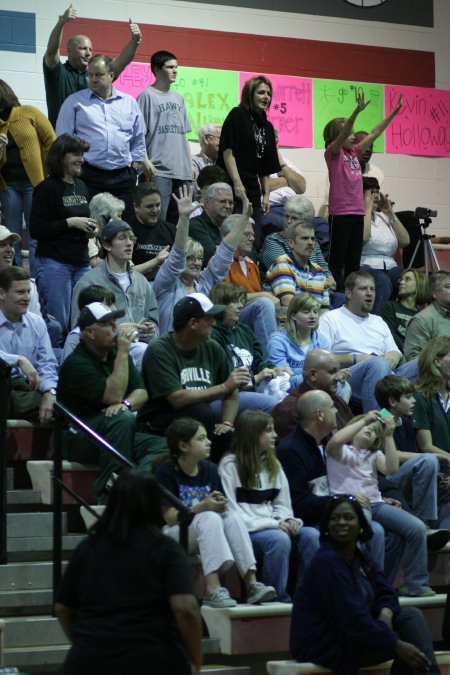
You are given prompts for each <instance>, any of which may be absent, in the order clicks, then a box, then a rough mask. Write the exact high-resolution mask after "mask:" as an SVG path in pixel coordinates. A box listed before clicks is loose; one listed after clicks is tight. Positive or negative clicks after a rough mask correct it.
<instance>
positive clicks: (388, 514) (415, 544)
mask: <svg viewBox="0 0 450 675" xmlns="http://www.w3.org/2000/svg"><path fill="white" fill-rule="evenodd" d="M371 512H372V513H371V515H372V518H373V520H375V521H377V522H379V523H381V525H382V526H383V527H384V529H385V531H386V533H388V532H393V533H394V534H396V535H397V536H398V537H399V540H398V544H397V547H398V549H397V559H398V560H399V561H400V560H401V559H402V558H403V565H404V585H405V589H406V592H407V593H408V594H411V595H413V594H419V593H421V592H422V591H426V590H428V589H429V584H428V568H427V562H428V552H427V527H426V525H425V524H424V523H423V522H422V521H421V520H419V519H418V518H416V517H415V516H412V515H411V514H410V513H407V512H406V511H403V510H402V509H399V508H398V507H397V506H391V505H390V504H385V503H384V502H377V503H375V504H371ZM364 513H365V514H366V516H367V518H368V520H369V519H370V514H369V513H368V510H366V509H365V510H364ZM387 576H388V578H389V581H391V582H392V577H391V576H390V575H389V574H387Z"/></svg>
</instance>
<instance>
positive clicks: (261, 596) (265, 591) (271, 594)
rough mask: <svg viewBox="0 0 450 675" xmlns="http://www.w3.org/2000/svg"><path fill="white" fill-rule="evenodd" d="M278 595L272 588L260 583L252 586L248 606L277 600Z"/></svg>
mask: <svg viewBox="0 0 450 675" xmlns="http://www.w3.org/2000/svg"><path fill="white" fill-rule="evenodd" d="M276 597H277V593H276V591H275V589H274V588H273V587H272V586H265V585H264V584H262V583H261V582H260V581H255V583H253V584H250V586H249V587H248V591H247V604H248V605H257V604H258V603H260V602H270V601H271V600H275V599H276Z"/></svg>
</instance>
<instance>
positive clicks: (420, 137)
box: [384, 85, 450, 157]
mask: <svg viewBox="0 0 450 675" xmlns="http://www.w3.org/2000/svg"><path fill="white" fill-rule="evenodd" d="M400 93H403V105H402V109H401V110H400V112H399V114H398V115H397V116H396V117H394V119H393V121H392V122H391V124H390V125H389V126H388V128H387V130H386V152H390V153H401V154H404V155H426V156H431V157H450V91H448V90H445V89H431V88H430V89H428V88H425V87H403V86H392V85H386V86H385V88H384V105H385V110H386V114H388V113H389V112H390V111H391V110H392V108H393V107H394V106H395V102H396V101H397V98H398V95H399V94H400Z"/></svg>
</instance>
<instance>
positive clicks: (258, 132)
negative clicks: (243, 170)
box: [252, 118, 267, 159]
mask: <svg viewBox="0 0 450 675" xmlns="http://www.w3.org/2000/svg"><path fill="white" fill-rule="evenodd" d="M252 124H253V135H254V137H255V143H256V156H257V158H258V159H262V157H263V155H264V150H265V148H266V144H267V141H266V129H265V127H258V125H257V124H256V123H255V120H254V119H253V118H252Z"/></svg>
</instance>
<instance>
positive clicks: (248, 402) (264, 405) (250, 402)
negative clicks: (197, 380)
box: [210, 391, 279, 422]
mask: <svg viewBox="0 0 450 675" xmlns="http://www.w3.org/2000/svg"><path fill="white" fill-rule="evenodd" d="M278 403H279V401H278V399H277V398H275V396H269V395H267V394H258V392H257V391H240V392H239V409H238V414H240V413H241V412H242V411H243V410H248V409H249V408H252V409H256V410H264V412H267V413H271V412H272V410H273V409H274V408H275V406H276V405H277V404H278ZM210 405H211V408H212V409H213V411H214V417H215V419H216V422H220V415H221V412H222V399H216V400H215V401H211V404H210Z"/></svg>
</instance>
